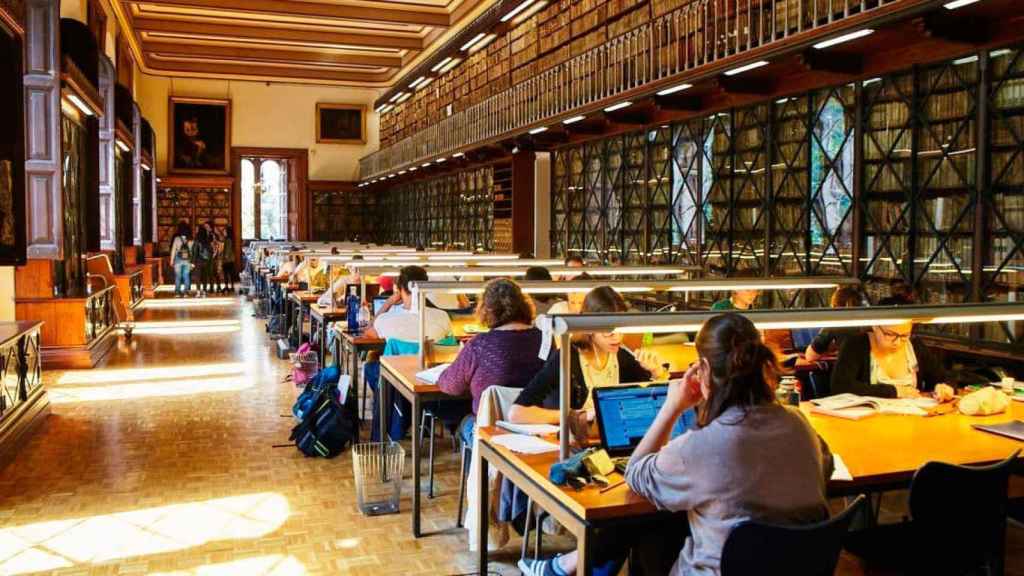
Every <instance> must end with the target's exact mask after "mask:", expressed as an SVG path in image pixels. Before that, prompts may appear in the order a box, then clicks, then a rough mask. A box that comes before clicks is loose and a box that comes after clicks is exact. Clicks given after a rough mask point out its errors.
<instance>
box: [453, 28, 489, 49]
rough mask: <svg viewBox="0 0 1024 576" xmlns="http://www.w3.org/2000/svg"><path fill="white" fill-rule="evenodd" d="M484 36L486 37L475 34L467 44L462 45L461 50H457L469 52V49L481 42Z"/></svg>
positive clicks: (481, 34) (482, 34)
mask: <svg viewBox="0 0 1024 576" xmlns="http://www.w3.org/2000/svg"><path fill="white" fill-rule="evenodd" d="M484 36H487V34H485V33H483V32H481V33H479V34H477V35H476V36H473V37H472V38H470V40H469V42H466V43H465V44H463V45H462V48H459V50H462V51H463V52H467V51H469V49H470V48H472V47H473V46H475V45H476V43H477V42H479V41H481V40H483V39H484Z"/></svg>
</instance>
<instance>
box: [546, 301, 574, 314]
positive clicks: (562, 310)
mask: <svg viewBox="0 0 1024 576" xmlns="http://www.w3.org/2000/svg"><path fill="white" fill-rule="evenodd" d="M555 314H572V310H570V309H569V303H568V302H566V301H565V300H559V301H558V302H555V303H554V304H552V305H551V308H548V316H554V315H555Z"/></svg>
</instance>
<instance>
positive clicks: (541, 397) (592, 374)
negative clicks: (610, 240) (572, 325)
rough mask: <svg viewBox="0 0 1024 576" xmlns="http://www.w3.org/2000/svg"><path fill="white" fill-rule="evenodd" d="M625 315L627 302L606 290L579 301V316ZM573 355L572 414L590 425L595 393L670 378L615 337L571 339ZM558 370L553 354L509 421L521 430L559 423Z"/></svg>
mask: <svg viewBox="0 0 1024 576" xmlns="http://www.w3.org/2000/svg"><path fill="white" fill-rule="evenodd" d="M626 310H627V306H626V301H625V300H623V299H622V296H621V295H619V293H618V292H616V291H615V290H613V289H611V288H610V287H608V286H600V287H597V288H594V289H593V290H591V291H590V292H589V293H588V294H587V295H586V298H584V300H583V309H582V312H583V313H601V312H625V311H626ZM571 350H572V357H571V359H570V362H571V366H572V372H571V378H570V382H571V384H570V386H571V388H572V401H571V403H572V408H573V410H586V411H587V419H588V421H590V422H593V421H594V398H593V394H592V391H593V389H594V388H597V387H600V386H616V385H618V384H619V383H622V382H647V381H650V380H657V379H661V378H665V377H667V376H668V373H667V371H666V370H665V369H664V368H663V367H662V366H661V362H660V361H658V359H657V358H656V357H655V356H654V355H653V354H651V353H648V352H645V351H644V350H641V351H640V352H639V353H637V354H635V355H634V354H633V353H632V352H630V351H629V350H627V349H626V348H624V347H623V346H622V335H621V334H617V333H614V332H613V333H610V334H580V335H578V336H576V337H574V339H573V342H572V346H571ZM560 366H561V364H560V359H559V354H558V353H557V352H555V351H554V350H553V349H552V353H551V355H550V356H549V357H548V361H547V362H545V363H544V368H543V369H541V371H540V372H539V373H538V374H537V375H536V376H535V377H534V378H533V380H531V381H530V383H529V384H528V385H527V386H526V389H525V390H523V392H522V393H521V394H520V395H519V398H517V399H516V402H515V404H514V405H513V406H512V408H511V409H510V410H509V416H508V419H509V420H511V421H512V422H519V423H523V424H557V423H558V420H559V412H558V410H557V402H558V381H559V375H560V373H561V369H560Z"/></svg>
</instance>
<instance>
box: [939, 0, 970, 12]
mask: <svg viewBox="0 0 1024 576" xmlns="http://www.w3.org/2000/svg"><path fill="white" fill-rule="evenodd" d="M978 1H979V0H954V1H953V2H950V3H948V4H943V5H942V7H943V8H945V9H946V10H956V9H957V8H963V7H964V6H968V5H970V4H974V3H975V2H978Z"/></svg>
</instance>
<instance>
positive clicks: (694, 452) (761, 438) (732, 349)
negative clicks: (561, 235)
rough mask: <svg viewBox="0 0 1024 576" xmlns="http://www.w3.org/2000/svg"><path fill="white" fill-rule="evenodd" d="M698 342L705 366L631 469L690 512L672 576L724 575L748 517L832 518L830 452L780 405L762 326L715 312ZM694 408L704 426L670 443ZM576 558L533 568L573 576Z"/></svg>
mask: <svg viewBox="0 0 1024 576" xmlns="http://www.w3.org/2000/svg"><path fill="white" fill-rule="evenodd" d="M696 344H697V352H698V354H699V355H700V360H699V361H698V362H697V363H696V364H694V365H693V366H691V367H690V369H689V370H688V371H687V372H686V375H685V376H684V377H683V379H682V380H681V381H677V382H673V383H671V384H670V387H669V394H668V399H667V400H666V401H665V404H664V405H663V406H662V408H661V411H660V412H659V413H658V416H657V417H656V418H655V420H654V423H653V424H651V427H650V428H649V429H648V430H647V433H646V434H645V435H644V438H643V440H642V441H641V442H640V444H639V445H638V446H637V448H636V450H635V451H634V453H633V456H632V458H631V459H630V461H629V467H628V468H627V470H626V483H627V484H628V485H629V487H630V488H632V489H633V491H634V492H636V493H638V494H641V495H643V496H644V497H646V498H648V499H649V500H651V502H653V503H654V504H655V505H657V506H658V508H660V509H663V510H671V511H684V510H685V511H686V512H687V516H688V518H689V522H690V537H689V538H687V539H686V542H685V544H684V545H683V549H682V551H680V552H679V558H678V559H677V560H676V563H675V565H674V566H673V568H672V572H671V574H672V575H673V576H712V575H715V576H717V575H718V574H719V566H720V563H721V553H722V546H723V545H724V544H725V539H726V538H727V537H728V536H729V532H730V531H731V530H732V528H733V527H734V526H735V525H736V524H738V523H739V522H742V521H744V520H758V521H764V522H771V523H777V524H804V523H813V522H818V521H820V520H823V519H825V518H827V517H828V508H827V505H826V501H825V482H826V480H827V479H828V478H829V476H830V475H831V473H832V456H831V453H830V452H829V450H828V446H826V445H825V442H824V440H822V439H821V438H820V437H819V436H818V435H817V434H816V433H815V432H814V430H813V429H812V428H811V426H810V424H809V423H808V422H807V420H806V419H805V418H804V417H803V415H802V414H800V412H799V411H797V410H795V409H790V408H787V407H785V406H782V405H780V404H778V403H776V402H775V393H774V389H775V385H776V382H777V379H778V364H777V363H776V360H775V355H774V354H773V353H772V351H771V350H769V349H768V348H767V347H766V346H765V345H764V344H763V342H762V341H761V336H760V334H759V333H758V331H757V329H756V328H754V325H753V323H751V322H750V321H749V320H747V319H746V318H744V317H743V316H741V315H739V314H723V315H721V316H716V317H714V318H712V319H711V320H709V321H708V322H707V323H706V324H705V325H704V327H703V328H702V329H701V331H700V334H699V335H698V336H697V342H696ZM694 406H697V407H698V408H697V413H698V421H697V428H696V429H694V430H692V431H690V432H687V433H686V434H683V435H682V436H679V437H678V438H676V439H674V440H672V441H671V442H670V441H669V438H670V435H671V433H672V427H673V426H674V424H675V423H676V421H678V420H679V417H680V416H681V415H682V413H683V412H684V411H686V410H688V409H690V408H692V407H694ZM576 562H577V556H576V553H575V552H573V553H570V554H565V555H563V556H558V557H555V558H554V559H551V560H546V561H543V562H542V563H537V564H535V565H532V566H529V567H530V568H531V572H528V574H536V575H538V576H539V575H544V576H548V575H552V574H553V575H555V576H561V575H562V574H571V573H573V572H574V571H575V570H576ZM542 564H543V565H542Z"/></svg>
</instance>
